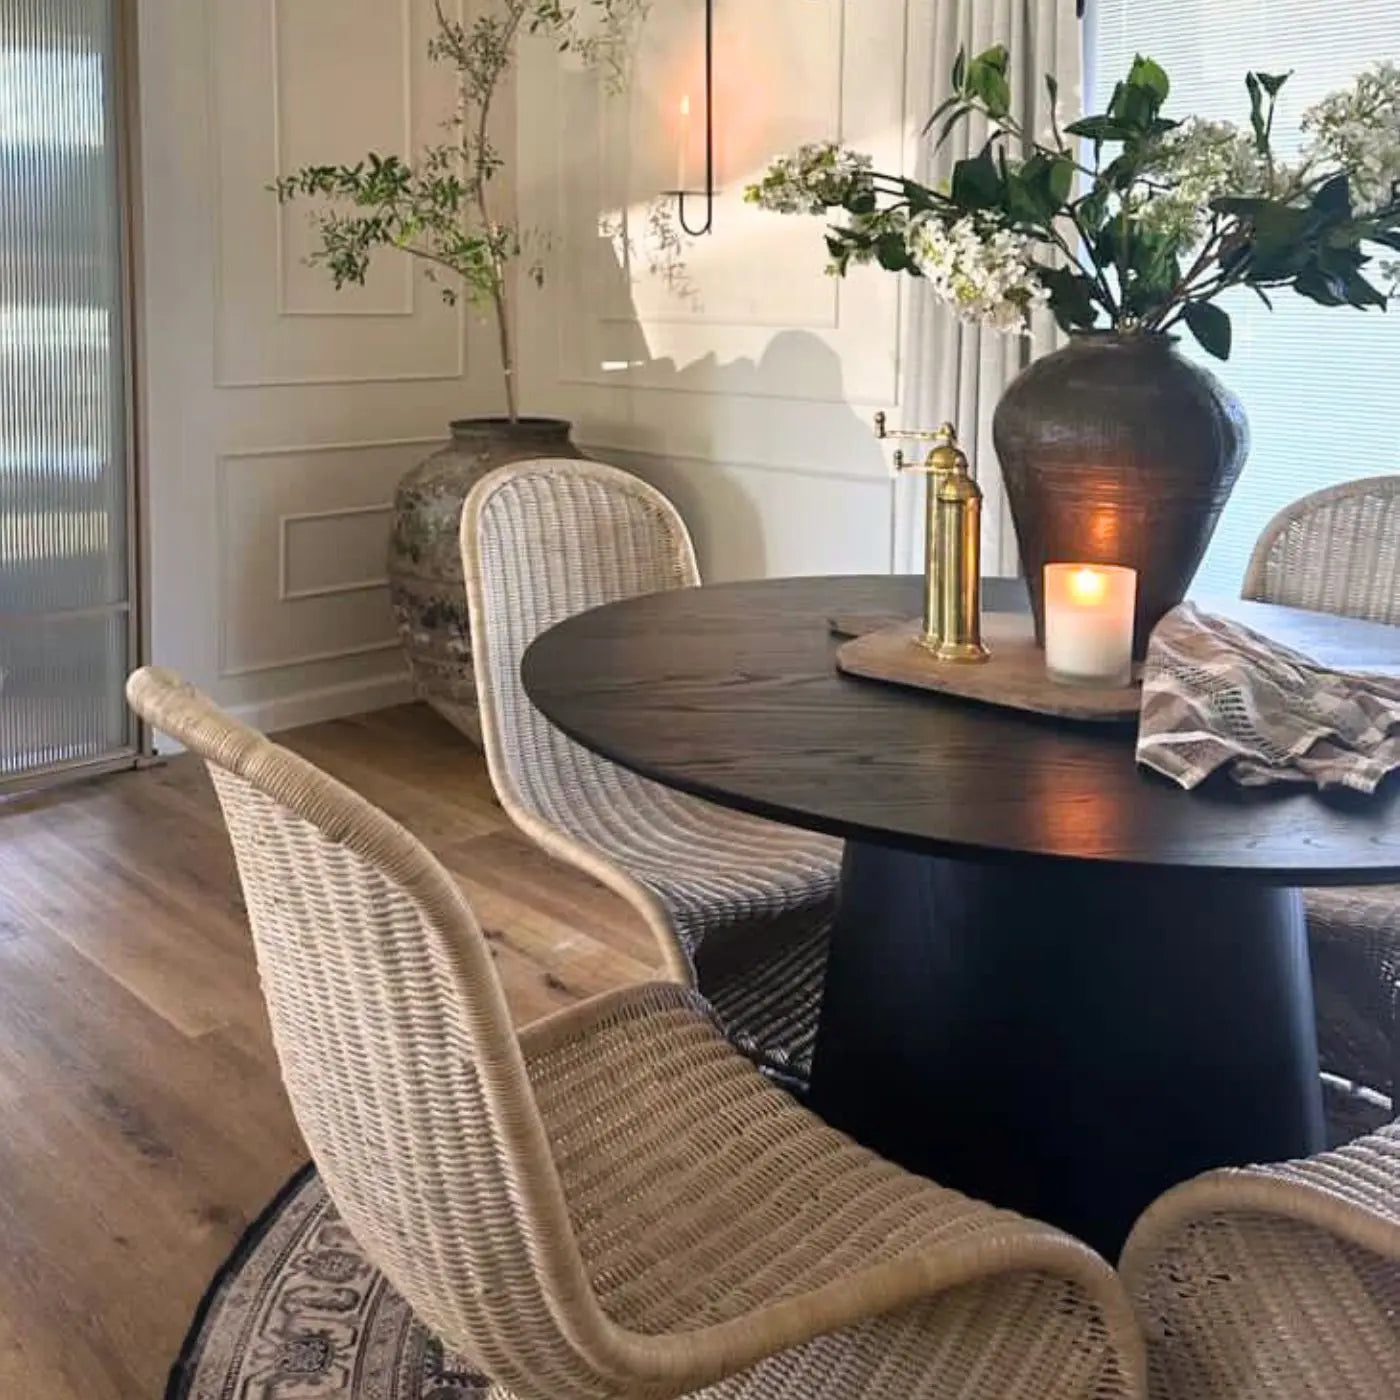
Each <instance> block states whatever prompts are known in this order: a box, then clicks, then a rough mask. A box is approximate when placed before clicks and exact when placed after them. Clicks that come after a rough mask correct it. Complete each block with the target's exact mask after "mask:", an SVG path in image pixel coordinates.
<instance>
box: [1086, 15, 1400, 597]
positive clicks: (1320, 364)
mask: <svg viewBox="0 0 1400 1400" xmlns="http://www.w3.org/2000/svg"><path fill="white" fill-rule="evenodd" d="M1085 42H1086V48H1087V54H1086V81H1085V91H1086V100H1087V101H1088V103H1090V104H1091V105H1092V106H1093V109H1094V110H1096V111H1098V110H1102V107H1103V106H1104V104H1106V102H1107V100H1108V96H1109V94H1111V92H1112V90H1113V84H1114V82H1115V80H1116V79H1118V78H1119V77H1121V76H1122V75H1123V74H1124V73H1126V72H1127V70H1128V66H1129V64H1131V62H1132V60H1133V56H1134V54H1137V53H1142V54H1147V55H1149V56H1150V57H1152V58H1155V59H1156V60H1157V61H1158V62H1159V63H1160V64H1161V65H1162V66H1163V67H1164V68H1165V69H1166V70H1167V72H1168V73H1169V74H1170V75H1171V79H1172V93H1171V98H1170V100H1169V103H1168V106H1167V112H1166V114H1167V115H1168V116H1175V117H1184V116H1190V115H1198V116H1203V117H1211V118H1215V119H1222V118H1223V119H1228V120H1230V121H1234V122H1236V123H1237V124H1239V125H1241V126H1247V125H1248V120H1249V100H1248V97H1247V96H1246V93H1245V88H1244V75H1245V73H1246V71H1248V70H1249V69H1255V70H1262V71H1264V72H1269V73H1286V72H1289V71H1290V70H1292V72H1293V76H1292V78H1290V79H1289V82H1288V86H1287V87H1286V88H1285V89H1284V92H1283V96H1282V98H1281V99H1280V107H1279V117H1278V124H1277V126H1276V128H1275V132H1276V136H1277V138H1278V140H1277V145H1278V148H1279V150H1280V151H1281V152H1283V153H1284V154H1287V153H1288V152H1289V151H1290V149H1292V148H1294V147H1296V146H1297V144H1298V142H1299V140H1300V136H1299V132H1298V122H1299V118H1300V117H1301V115H1302V112H1303V110H1304V109H1305V108H1306V107H1308V106H1310V105H1311V104H1312V103H1314V102H1316V101H1317V100H1318V99H1319V98H1320V97H1323V96H1324V95H1326V94H1327V93H1329V92H1332V91H1335V90H1336V89H1337V88H1340V87H1345V86H1346V85H1348V84H1349V83H1350V82H1351V81H1352V79H1353V78H1354V77H1355V75H1356V74H1357V72H1358V71H1360V69H1362V68H1364V67H1366V66H1367V65H1368V64H1370V63H1372V62H1373V61H1375V60H1376V59H1380V58H1391V59H1393V58H1400V4H1397V3H1396V0H1172V3H1171V4H1163V3H1162V0H1096V2H1095V3H1091V6H1090V11H1089V19H1088V24H1087V28H1086V31H1085ZM1221 304H1222V306H1224V307H1225V309H1226V310H1228V311H1229V312H1230V313H1231V315H1232V316H1233V318H1234V322H1235V347H1234V353H1233V355H1232V357H1231V359H1230V360H1229V361H1228V363H1226V364H1223V365H1222V364H1220V363H1219V362H1218V361H1215V360H1211V359H1210V357H1209V356H1207V355H1205V354H1204V353H1203V352H1201V351H1200V350H1199V349H1198V348H1197V347H1196V346H1195V344H1194V342H1191V341H1190V337H1189V335H1188V336H1187V337H1186V338H1185V339H1184V340H1183V349H1185V350H1186V352H1187V353H1189V354H1191V355H1192V356H1193V358H1196V359H1198V360H1200V361H1202V362H1203V363H1205V364H1207V365H1208V366H1209V367H1210V368H1211V369H1212V370H1213V371H1214V372H1215V373H1216V374H1218V375H1219V377H1220V378H1221V379H1222V380H1224V382H1225V383H1226V384H1228V385H1229V386H1230V387H1231V388H1232V389H1233V390H1234V391H1235V393H1237V394H1238V395H1239V396H1240V398H1241V400H1242V401H1243V402H1244V406H1245V411H1246V412H1247V413H1248V415H1249V422H1250V427H1251V430H1252V440H1253V446H1252V448H1251V451H1250V455H1249V461H1248V463H1247V464H1246V466H1245V469H1244V473H1243V475H1242V476H1241V477H1240V482H1239V485H1238V486H1237V487H1236V489H1235V494H1234V496H1233V498H1232V499H1231V501H1230V504H1229V506H1228V507H1227V508H1226V510H1225V513H1224V516H1223V517H1222V519H1221V522H1220V527H1219V529H1218V530H1217V531H1216V535H1215V539H1214V541H1213V543H1212V545H1211V548H1210V551H1209V553H1207V555H1206V558H1205V562H1204V563H1203V564H1202V566H1201V570H1200V572H1199V573H1198V574H1197V576H1196V582H1195V586H1194V589H1193V592H1195V593H1198V594H1202V595H1209V594H1212V593H1215V594H1221V593H1224V594H1231V595H1234V594H1238V592H1239V589H1240V584H1241V582H1242V581H1243V578H1244V571H1245V565H1246V564H1247V563H1248V561H1249V555H1250V551H1251V550H1252V549H1253V547H1254V541H1255V539H1256V538H1257V537H1258V535H1259V532H1260V531H1261V530H1262V529H1263V527H1264V525H1265V523H1266V522H1267V521H1268V520H1269V518H1270V516H1272V515H1273V514H1274V512H1275V511H1276V510H1278V509H1279V508H1280V507H1281V506H1284V505H1287V504H1288V503H1289V502H1290V501H1294V500H1296V499H1297V498H1298V497H1299V496H1302V495H1305V494H1306V493H1307V492H1309V491H1314V490H1317V489H1318V488H1319V487H1322V486H1330V485H1334V484H1335V483H1337V482H1340V481H1350V480H1354V479H1355V478H1357V477H1363V476H1380V475H1386V474H1391V473H1400V306H1397V305H1392V307H1391V308H1390V310H1389V311H1388V312H1384V313H1382V312H1378V311H1371V312H1366V313H1363V312H1359V311H1353V310H1350V309H1348V308H1343V307H1336V308H1327V307H1320V306H1315V305H1313V304H1312V303H1311V302H1308V301H1305V300H1304V299H1302V298H1301V297H1298V296H1296V295H1294V294H1293V293H1292V292H1288V291H1284V292H1282V293H1280V294H1277V295H1276V296H1275V298H1274V310H1273V312H1272V313H1270V312H1269V311H1267V310H1266V309H1265V308H1264V307H1263V305H1262V304H1261V303H1259V302H1258V301H1257V300H1256V298H1255V297H1254V294H1253V293H1252V292H1250V291H1248V290H1246V289H1243V288H1238V289H1236V290H1235V291H1234V292H1232V293H1231V294H1230V295H1229V296H1228V297H1227V298H1226V299H1225V300H1224V301H1222V303H1221Z"/></svg>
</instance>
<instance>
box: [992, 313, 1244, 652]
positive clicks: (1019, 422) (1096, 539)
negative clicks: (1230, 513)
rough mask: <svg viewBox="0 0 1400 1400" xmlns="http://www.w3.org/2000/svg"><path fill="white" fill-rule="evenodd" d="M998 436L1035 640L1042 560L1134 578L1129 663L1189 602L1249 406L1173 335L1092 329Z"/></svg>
mask: <svg viewBox="0 0 1400 1400" xmlns="http://www.w3.org/2000/svg"><path fill="white" fill-rule="evenodd" d="M992 433H993V439H994V441H995V443H996V450H997V457H998V459H999V460H1000V463H1001V471H1002V478H1003V480H1004V482H1005V486H1006V495H1007V500H1008V502H1009V504H1010V507H1011V515H1012V519H1013V520H1014V522H1015V525H1016V536H1017V539H1018V541H1019V543H1020V546H1021V559H1022V562H1023V564H1024V567H1025V570H1026V574H1027V580H1028V582H1029V584H1030V590H1031V603H1032V607H1033V610H1034V612H1035V627H1036V640H1037V641H1038V642H1039V643H1040V644H1041V645H1042V646H1043V645H1044V644H1045V613H1044V598H1043V579H1044V567H1045V565H1046V564H1060V563H1063V564H1077V563H1093V564H1124V565H1127V566H1128V567H1129V568H1132V569H1136V570H1137V572H1138V590H1137V612H1136V616H1135V619H1134V655H1136V656H1137V657H1139V658H1141V657H1142V656H1143V655H1144V654H1145V653H1146V650H1147V639H1148V637H1149V635H1150V634H1151V631H1152V629H1153V627H1155V626H1156V625H1157V623H1158V622H1159V621H1160V620H1161V618H1162V617H1163V615H1164V614H1166V613H1167V612H1169V611H1170V610H1171V609H1172V608H1174V607H1175V606H1176V605H1177V604H1178V603H1179V602H1180V601H1181V600H1182V598H1183V597H1184V596H1185V593H1186V590H1187V588H1188V587H1189V586H1190V583H1191V579H1192V577H1193V576H1194V575H1195V572H1196V569H1197V568H1198V567H1199V565H1200V562H1201V558H1202V556H1203V555H1204V554H1205V551H1206V546H1207V545H1208V544H1209V543H1210V539H1211V536H1212V535H1213V534H1214V533H1215V526H1216V523H1217V521H1218V520H1219V519H1220V512H1221V511H1222V510H1223V509H1224V507H1225V503H1226V501H1227V500H1228V499H1229V497H1230V492H1231V490H1232V489H1233V488H1234V485H1235V482H1236V481H1237V480H1238V479H1239V474H1240V471H1241V469H1242V468H1243V467H1244V462H1245V458H1246V456H1247V455H1248V453H1249V424H1248V422H1247V420H1246V419H1245V414H1244V409H1243V407H1242V406H1241V404H1240V401H1239V400H1238V399H1237V398H1236V397H1235V396H1234V394H1232V393H1231V392H1230V391H1229V390H1228V389H1227V388H1225V386H1224V385H1223V384H1221V383H1220V381H1219V380H1218V379H1216V378H1215V376H1214V375H1213V374H1211V373H1210V372H1209V371H1208V370H1206V369H1203V368H1202V367H1201V366H1200V365H1197V364H1194V363H1192V362H1191V361H1190V360H1187V359H1185V358H1184V357H1183V356H1181V355H1180V354H1178V353H1177V350H1176V345H1175V342H1174V340H1173V339H1172V338H1171V337H1169V336H1164V335H1157V334H1151V333H1148V332H1137V333H1119V332H1114V331H1105V332H1092V333H1090V334H1086V335H1077V336H1075V337H1074V338H1073V339H1072V340H1071V342H1070V344H1069V345H1067V346H1065V347H1064V348H1063V349H1061V350H1057V351H1056V352H1055V353H1054V354H1051V355H1046V356H1045V357H1044V358H1043V359H1039V360H1036V361H1035V362H1034V363H1033V364H1031V365H1030V366H1029V367H1028V368H1027V369H1025V370H1024V371H1023V372H1022V373H1021V374H1020V375H1019V376H1018V377H1017V378H1016V379H1015V380H1014V381H1013V382H1012V384H1011V385H1010V386H1009V387H1008V389H1007V390H1006V393H1005V394H1004V395H1003V397H1002V399H1001V402H1000V403H999V404H998V405H997V410H996V414H995V416H994V418H993V422H992Z"/></svg>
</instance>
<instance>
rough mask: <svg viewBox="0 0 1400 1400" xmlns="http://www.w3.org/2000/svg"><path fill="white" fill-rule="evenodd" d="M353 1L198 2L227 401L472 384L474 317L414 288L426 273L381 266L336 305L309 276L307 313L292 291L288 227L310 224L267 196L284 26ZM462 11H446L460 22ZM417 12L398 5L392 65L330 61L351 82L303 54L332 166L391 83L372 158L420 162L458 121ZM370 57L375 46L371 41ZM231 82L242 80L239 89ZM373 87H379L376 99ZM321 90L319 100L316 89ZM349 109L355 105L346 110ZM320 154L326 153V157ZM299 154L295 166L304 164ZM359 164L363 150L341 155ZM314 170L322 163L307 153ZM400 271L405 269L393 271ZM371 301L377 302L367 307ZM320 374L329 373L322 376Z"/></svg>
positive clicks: (349, 23) (279, 108)
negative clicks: (310, 391)
mask: <svg viewBox="0 0 1400 1400" xmlns="http://www.w3.org/2000/svg"><path fill="white" fill-rule="evenodd" d="M344 3H345V0H203V8H204V10H205V12H206V14H207V26H208V28H207V42H206V45H205V52H204V55H203V62H204V66H205V71H206V74H207V87H206V93H207V108H208V123H209V126H208V130H209V135H210V140H211V147H212V148H211V151H210V160H209V170H208V172H207V174H206V175H205V179H206V181H207V182H208V183H209V185H210V186H211V188H210V200H209V206H208V207H209V209H210V211H211V213H212V218H213V229H212V235H211V243H212V248H213V258H212V273H211V275H212V281H213V298H212V311H213V341H214V385H215V387H217V388H221V389H239V390H256V389H281V388H335V387H341V386H344V387H354V386H356V385H367V384H409V383H429V384H431V383H450V382H454V381H460V380H461V379H462V378H463V377H464V375H465V374H466V373H467V361H468V350H467V340H468V333H467V332H468V324H469V322H468V319H467V315H466V308H465V307H464V306H463V305H461V304H459V305H457V306H455V307H449V306H447V305H445V304H444V303H443V302H442V300H441V299H440V298H439V297H438V296H436V295H428V294H426V292H425V291H424V290H423V289H421V288H419V287H418V279H419V277H420V275H421V274H420V271H419V269H418V268H417V267H416V265H415V264H414V263H413V261H412V260H411V259H410V258H409V257H408V256H407V255H401V254H395V253H392V252H387V253H385V254H383V255H382V256H381V257H380V258H378V259H376V264H375V268H374V270H373V271H372V273H371V278H370V288H371V289H370V290H368V291H360V290H358V289H354V288H352V289H347V290H345V291H343V292H338V293H332V292H331V291H330V290H329V283H328V282H327V281H325V280H324V279H325V273H324V271H322V270H319V269H317V270H315V271H311V270H305V269H302V273H303V275H304V276H305V277H306V278H307V279H314V283H315V287H316V291H315V293H314V294H313V295H314V297H315V298H317V299H319V298H320V297H321V296H324V297H325V298H326V300H325V304H324V305H314V304H313V305H299V304H298V302H297V296H296V294H295V292H294V291H289V282H290V281H291V279H292V277H293V274H294V272H295V271H296V270H297V269H298V268H299V264H298V262H297V261H296V258H295V254H294V253H293V251H292V249H291V248H290V247H289V246H288V232H287V231H288V227H289V225H288V222H287V221H288V220H289V219H294V218H303V217H305V215H306V212H307V206H305V205H303V204H296V205H293V206H291V207H290V208H282V207H279V206H278V204H277V202H276V199H275V197H274V196H273V195H272V194H271V193H270V192H269V191H268V189H267V188H266V187H267V185H268V184H269V183H270V182H271V181H272V180H273V179H274V178H276V176H277V175H278V174H279V173H281V169H282V166H283V164H284V163H285V164H287V165H289V166H290V165H295V164H298V163H300V162H299V160H297V159H296V158H291V159H289V158H288V156H287V144H288V139H289V138H288V134H287V128H288V120H287V113H286V111H285V106H286V102H285V96H284V93H283V91H282V89H283V87H284V72H285V69H286V67H287V65H288V64H289V63H290V62H291V58H290V56H289V55H288V54H287V53H286V52H285V44H284V42H283V38H282V30H283V29H284V28H285V21H286V20H287V17H288V16H296V13H297V11H298V10H299V9H301V10H306V9H309V8H310V7H312V6H314V5H317V4H322V5H325V6H327V7H328V8H329V9H331V10H333V11H334V10H339V9H340V8H342V7H343V5H344ZM465 3H466V0H455V4H454V5H453V6H451V8H454V9H455V10H456V12H457V15H458V16H459V17H460V16H461V14H462V13H463V6H464V5H465ZM359 4H360V6H362V7H366V8H364V15H365V16H368V17H370V18H374V17H377V16H380V15H382V14H383V13H384V11H383V8H382V5H381V0H359ZM421 4H422V0H396V5H395V13H396V15H397V21H398V22H397V24H396V25H395V29H396V31H397V32H396V36H395V42H394V44H393V52H394V53H395V55H396V56H395V58H394V60H393V62H392V63H391V64H390V65H388V66H387V67H381V66H380V60H381V58H382V54H381V53H379V52H378V51H374V50H371V51H361V52H359V53H356V52H355V51H354V49H353V45H352V46H351V47H350V48H349V49H346V48H345V47H344V46H343V45H342V47H341V49H337V50H334V52H335V53H336V54H337V56H338V61H339V62H340V63H342V64H353V65H354V68H355V71H354V72H353V73H351V74H347V73H344V72H336V71H334V65H333V64H332V63H330V62H329V61H328V60H327V59H326V58H325V56H324V54H323V53H322V51H321V49H320V47H319V46H312V45H306V46H303V51H302V52H300V53H299V54H298V55H297V57H298V59H299V61H300V64H301V67H302V69H303V70H304V71H305V73H306V74H308V75H310V76H309V78H306V79H304V80H303V81H302V83H301V88H303V89H305V90H306V91H307V92H308V93H311V94H312V98H311V99H310V100H312V103H313V105H312V110H313V111H314V112H316V113H318V114H323V115H322V118H321V124H325V125H329V128H330V132H329V139H330V140H331V146H330V147H328V148H326V158H327V159H334V158H335V156H336V154H337V152H336V150H335V145H334V142H335V126H334V122H333V120H332V118H333V114H334V113H335V112H336V111H337V110H341V111H343V112H345V113H346V115H347V116H348V117H349V118H350V119H352V120H353V119H354V118H355V117H356V115H357V114H358V113H359V112H360V111H361V110H364V109H366V108H369V107H371V106H372V104H373V101H374V100H375V99H376V98H378V100H379V101H380V103H381V104H385V87H384V85H385V83H387V82H389V81H392V82H393V84H394V87H395V89H396V92H395V93H393V94H392V95H391V96H390V98H389V101H388V103H387V104H385V105H392V106H393V107H394V109H395V110H394V113H393V115H392V117H389V118H388V119H387V123H386V124H387V125H388V127H389V129H388V130H382V129H376V130H375V131H374V133H373V135H372V136H371V135H369V134H368V133H366V139H365V140H364V141H363V143H362V144H363V145H364V146H365V147H366V148H371V147H372V148H377V149H379V150H391V149H395V148H398V149H400V150H401V153H402V154H404V155H405V156H411V155H412V154H413V151H414V149H415V148H416V147H417V145H418V144H419V143H420V142H421V141H423V140H425V139H427V138H429V137H431V136H433V135H436V134H438V132H439V127H440V122H441V119H442V116H443V115H444V114H445V112H446V111H448V110H450V108H451V102H452V92H453V88H452V83H451V78H450V75H449V74H447V73H446V71H445V70H444V69H443V68H442V66H441V65H435V64H431V63H430V62H429V60H428V58H427V55H426V34H425V33H424V32H423V29H422V25H421V24H419V23H417V22H415V14H416V13H418V11H419V7H420V6H421ZM330 22H331V23H334V24H335V25H336V26H337V28H338V30H339V32H340V33H341V34H342V35H346V34H354V33H355V32H356V21H355V15H354V14H351V15H348V16H346V15H335V14H333V15H332V17H331V19H330ZM365 42H366V43H367V42H369V40H366V41H365ZM232 74H237V75H238V81H237V82H236V83H235V82H234V81H233V80H232V79H231V75H232ZM376 80H378V86H376ZM316 83H319V84H320V85H321V87H320V90H319V96H318V95H317V91H318V90H317V88H316V87H315V86H313V84H316ZM346 104H350V105H349V106H347V105H346ZM316 149H317V151H318V152H319V150H320V149H321V147H320V146H319V144H318V146H317V148H316ZM298 154H299V155H300V154H301V153H300V152H299V153H298ZM339 154H340V155H341V156H342V157H343V158H346V159H353V158H355V156H357V155H358V154H359V152H358V150H357V151H354V152H351V151H349V150H344V151H340V152H339ZM307 158H308V159H310V158H316V157H315V156H314V155H312V154H310V153H308V154H307ZM396 259H398V260H399V261H400V263H401V265H400V266H398V267H395V260H396ZM394 277H397V278H398V279H399V280H398V282H397V294H396V296H395V297H393V298H392V299H391V300H390V301H389V302H388V303H382V302H381V303H380V304H377V305H376V304H374V295H375V294H374V291H373V288H374V287H375V286H376V285H378V286H381V287H383V286H385V285H387V284H386V283H385V282H384V281H383V279H385V278H394ZM365 298H368V299H369V301H368V304H366V301H365ZM323 366H325V367H324V368H323Z"/></svg>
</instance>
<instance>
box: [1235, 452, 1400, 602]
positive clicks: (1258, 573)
mask: <svg viewBox="0 0 1400 1400" xmlns="http://www.w3.org/2000/svg"><path fill="white" fill-rule="evenodd" d="M1243 593H1244V597H1246V598H1250V599H1253V600H1255V601H1256V602H1260V603H1282V604H1284V605H1285V606H1287V607H1293V608H1309V609H1311V610H1312V611H1314V612H1327V613H1338V614H1341V615H1343V616H1346V617H1360V618H1367V619H1369V620H1371V621H1373V622H1388V623H1400V476H1373V477H1368V478H1366V479H1365V480H1362V481H1348V482H1345V483H1344V484H1342V485H1341V486H1332V487H1328V488H1327V489H1326V490H1323V491H1315V492H1313V493H1312V494H1311V495H1309V496H1304V497H1303V498H1302V499H1301V500H1298V501H1295V502H1294V503H1293V504H1292V505H1290V506H1285V507H1284V509H1283V510H1281V511H1280V512H1279V513H1278V514H1277V515H1276V516H1274V518H1273V519H1272V520H1271V521H1270V522H1269V524H1268V525H1266V526H1265V527H1264V532H1263V534H1261V535H1260V537H1259V542H1258V543H1257V544H1256V545H1255V547H1254V554H1253V557H1252V558H1251V559H1250V561H1249V568H1248V570H1247V571H1246V573H1245V581H1244V590H1243Z"/></svg>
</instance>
